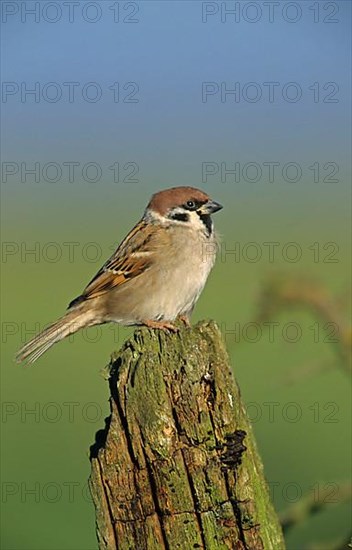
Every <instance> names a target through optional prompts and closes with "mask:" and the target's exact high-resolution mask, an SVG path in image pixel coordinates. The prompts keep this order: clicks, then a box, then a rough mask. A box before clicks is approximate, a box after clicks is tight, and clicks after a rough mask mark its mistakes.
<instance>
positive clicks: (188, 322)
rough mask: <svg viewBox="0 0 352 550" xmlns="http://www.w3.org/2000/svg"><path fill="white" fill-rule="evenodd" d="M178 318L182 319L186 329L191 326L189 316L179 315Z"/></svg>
mask: <svg viewBox="0 0 352 550" xmlns="http://www.w3.org/2000/svg"><path fill="white" fill-rule="evenodd" d="M178 318H179V319H180V321H182V323H183V324H184V325H186V327H190V326H191V321H190V320H189V317H188V316H187V315H179V317H178Z"/></svg>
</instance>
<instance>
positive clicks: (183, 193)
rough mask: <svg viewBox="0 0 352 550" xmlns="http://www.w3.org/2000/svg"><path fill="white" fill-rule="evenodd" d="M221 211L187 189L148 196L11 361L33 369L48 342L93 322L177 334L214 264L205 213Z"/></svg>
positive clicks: (212, 241) (208, 218)
mask: <svg viewBox="0 0 352 550" xmlns="http://www.w3.org/2000/svg"><path fill="white" fill-rule="evenodd" d="M221 208H222V206H221V205H220V204H218V203H217V202H215V201H213V200H211V199H210V198H209V197H208V195H206V193H204V192H203V191H200V190H199V189H195V188H193V187H173V188H172V189H165V190H164V191H160V192H159V193H156V194H155V195H153V196H152V198H151V200H150V202H149V204H148V206H147V208H146V210H145V212H144V215H143V217H142V219H141V220H140V221H139V222H138V223H137V225H135V227H134V228H133V229H132V231H130V233H129V234H128V235H127V237H126V238H125V239H124V240H123V241H122V243H121V244H120V246H119V247H118V248H117V250H116V251H115V252H114V254H113V255H112V256H111V258H110V259H109V260H108V261H107V262H106V263H105V264H104V265H103V267H102V268H101V269H100V271H98V273H97V274H96V275H95V277H94V278H93V279H92V280H91V282H90V283H89V284H88V286H87V287H86V288H85V289H84V291H83V292H82V294H81V295H80V296H78V298H75V300H73V301H72V302H71V303H70V304H69V306H68V311H67V313H66V314H65V315H64V316H63V317H61V319H59V320H58V321H56V322H55V323H53V324H51V325H50V326H48V327H47V328H46V329H45V330H43V331H42V332H41V333H40V334H38V335H37V336H35V337H34V338H33V339H32V340H30V341H29V342H28V343H27V344H25V345H24V346H23V347H22V348H21V349H20V350H19V352H18V354H17V356H16V360H17V361H18V362H20V361H23V360H27V362H28V363H33V362H34V361H36V360H37V359H38V357H40V356H41V355H42V354H43V353H45V352H46V351H47V350H48V349H49V348H50V347H51V346H52V345H53V344H55V343H56V342H59V341H60V340H62V339H63V338H65V337H66V336H68V335H69V334H72V333H74V332H76V331H78V330H79V329H81V328H84V327H89V326H92V325H99V324H101V323H108V322H115V323H121V324H122V325H146V326H147V327H151V328H157V329H162V330H169V331H174V332H175V331H177V328H176V327H175V326H174V325H173V324H172V321H174V320H175V319H176V317H180V318H181V319H182V320H183V321H184V322H185V323H186V324H189V316H190V314H191V313H192V310H193V308H194V305H195V303H196V302H197V300H198V298H199V296H200V293H201V292H202V290H203V287H204V285H205V283H206V280H207V278H208V275H209V272H210V270H211V268H212V267H213V265H214V261H215V255H216V249H217V244H216V237H215V235H214V231H213V222H212V219H211V214H213V213H214V212H217V211H218V210H220V209H221Z"/></svg>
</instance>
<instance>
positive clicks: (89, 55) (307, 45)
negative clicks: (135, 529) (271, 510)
mask: <svg viewBox="0 0 352 550" xmlns="http://www.w3.org/2000/svg"><path fill="white" fill-rule="evenodd" d="M81 4H82V3H81ZM107 4H109V3H102V5H103V7H104V11H103V17H102V19H101V21H98V22H97V23H95V24H88V23H86V22H84V21H81V20H80V18H79V15H77V20H75V22H74V23H72V24H70V23H68V22H65V21H59V22H58V23H55V24H48V23H46V22H45V21H43V20H42V19H41V20H40V21H39V22H38V23H33V22H31V21H30V20H29V21H28V23H21V21H20V20H19V19H18V18H17V19H16V18H15V17H14V18H13V19H11V20H9V21H8V22H7V23H6V24H4V40H7V42H6V44H7V47H6V48H5V49H4V53H3V56H4V59H3V61H4V74H5V80H6V81H16V82H22V81H25V82H27V83H28V86H29V85H30V84H31V83H33V82H34V81H40V82H48V81H57V82H63V81H65V80H77V81H79V82H81V83H82V82H88V81H97V82H100V84H101V86H102V87H104V86H105V85H106V86H107V85H108V84H109V83H111V82H113V81H116V80H121V82H124V81H137V82H138V84H139V88H140V93H139V102H138V103H137V104H123V103H119V104H114V103H113V102H112V101H111V97H110V95H109V96H108V99H105V96H104V97H103V99H102V101H101V102H97V103H87V102H84V101H82V100H77V101H76V102H74V103H69V102H68V101H59V102H57V103H49V102H46V101H44V100H40V101H39V102H38V103H35V102H33V101H30V100H28V101H24V102H21V101H20V99H19V98H18V97H11V98H9V99H8V101H7V102H6V103H5V102H4V103H3V105H2V107H3V114H4V119H3V125H2V130H3V133H4V134H5V135H6V137H7V140H6V144H5V145H3V161H6V162H16V163H18V164H19V163H20V162H22V161H23V162H27V163H29V164H33V163H34V162H40V163H41V166H43V165H44V164H45V163H46V162H57V163H63V162H64V161H72V160H76V161H77V162H80V163H81V165H82V164H84V163H86V162H98V163H100V165H101V166H102V167H103V176H102V178H101V180H100V181H98V182H96V183H88V182H87V181H84V178H82V177H80V176H79V177H77V178H76V179H75V181H74V182H73V183H69V182H67V180H65V178H64V177H62V178H61V180H60V181H59V182H57V183H48V182H46V181H44V180H43V178H40V181H39V182H38V183H36V182H34V181H33V178H31V177H28V178H27V181H24V182H23V181H21V178H20V176H19V175H18V174H17V175H16V176H13V177H9V178H8V179H7V180H6V181H5V180H3V184H2V199H3V200H2V240H3V249H2V262H3V266H2V296H1V304H2V325H1V326H2V368H1V392H2V419H1V420H2V422H1V435H2V454H1V465H2V482H1V483H2V484H1V488H2V515H1V520H2V526H1V537H2V541H1V545H2V546H1V547H2V548H3V549H4V550H32V549H33V550H40V549H43V550H44V549H45V550H49V549H51V550H93V549H95V548H96V547H97V545H96V540H95V530H94V528H95V526H94V509H93V506H92V504H91V502H90V497H89V492H88V490H87V478H88V476H89V472H90V464H89V460H88V451H89V446H90V445H91V444H92V443H93V442H94V437H95V432H96V431H97V430H99V429H101V428H102V427H103V426H104V418H105V417H106V416H107V415H108V414H109V404H108V387H107V382H106V380H105V379H104V377H103V376H102V373H101V370H102V369H103V367H104V366H105V365H106V364H107V363H108V361H109V356H110V353H111V352H112V351H113V350H115V349H118V348H119V347H120V346H121V345H122V343H123V342H124V340H125V338H126V337H127V335H128V334H130V333H131V329H124V328H121V327H118V326H116V327H113V326H104V327H100V328H98V329H96V328H92V329H89V330H88V331H85V332H84V333H79V334H77V335H75V336H74V338H72V340H71V341H64V342H62V343H60V345H58V346H55V347H54V348H53V349H51V350H50V351H49V352H48V353H47V354H45V355H44V356H43V358H41V359H40V360H39V361H38V363H37V364H35V365H34V366H33V367H30V368H25V367H23V366H19V365H16V364H15V363H14V362H13V356H14V354H15V352H16V350H17V349H18V347H19V346H20V345H21V344H22V343H23V342H24V341H26V340H28V338H29V337H30V336H31V331H33V330H34V329H35V328H36V327H38V326H39V327H43V326H44V325H45V324H46V323H48V322H50V321H52V320H54V319H55V318H56V317H58V316H60V315H61V314H62V313H63V312H64V310H65V308H66V306H67V304H68V302H69V301H70V300H71V299H73V298H74V297H75V296H77V295H78V294H79V293H80V292H81V290H82V289H83V287H84V286H85V284H86V283H87V282H88V281H89V280H90V278H91V277H92V276H93V275H94V274H95V272H96V271H97V270H98V269H99V268H100V266H101V265H102V263H103V262H104V261H105V259H106V258H107V257H108V256H109V255H110V254H111V253H112V250H113V249H114V247H115V246H116V245H117V244H118V242H119V241H120V240H121V239H122V238H123V237H124V236H125V234H126V233H127V232H128V231H129V229H130V228H131V227H132V225H133V224H134V223H135V222H136V221H137V220H138V218H139V217H140V216H141V214H142V212H143V209H144V207H145V205H146V203H147V201H148V200H149V197H150V195H151V194H152V193H153V192H155V191H156V190H159V189H161V188H164V187H168V186H172V185H182V184H189V185H194V186H197V187H201V188H203V189H205V190H206V191H207V192H209V193H210V194H211V196H212V197H213V198H214V199H216V200H218V201H219V202H221V203H222V204H223V205H224V210H223V211H221V212H219V213H218V214H216V215H215V216H214V219H215V223H216V227H217V229H218V231H219V233H220V234H221V238H222V249H221V254H220V255H219V258H218V261H217V264H216V266H215V268H214V270H213V272H212V274H211V276H210V278H209V281H208V284H207V286H206V288H205V290H204V292H203V294H202V296H201V298H200V300H199V303H198V305H197V307H196V310H195V312H194V315H193V319H192V321H193V322H196V321H197V320H199V319H204V318H213V319H215V320H216V321H217V322H218V323H219V325H220V326H221V329H222V331H223V333H224V335H225V338H226V344H227V348H228V351H229V354H230V356H231V361H232V364H233V368H234V372H235V375H236V377H237V379H238V381H239V384H240V387H241V391H242V395H243V398H244V401H245V402H246V403H247V404H248V412H249V414H250V416H251V418H252V419H253V424H254V429H255V434H256V437H257V441H258V445H259V449H260V453H261V456H262V459H263V462H264V465H265V473H266V477H267V479H268V482H269V484H270V486H271V490H272V495H273V501H274V504H275V507H276V509H277V510H278V511H279V512H280V511H283V510H286V509H287V508H288V507H289V506H290V504H292V503H294V502H297V500H299V497H300V496H304V495H306V494H310V495H312V494H314V495H318V493H319V494H320V495H321V493H322V491H324V489H327V488H329V487H331V494H329V496H328V497H326V502H325V504H326V505H325V506H324V509H323V510H322V511H321V512H320V513H317V514H316V515H314V516H310V517H307V518H305V519H304V520H303V521H302V522H300V524H299V525H297V526H296V527H295V528H294V529H292V531H290V532H289V534H288V537H287V546H288V548H289V549H292V550H293V549H294V550H296V549H304V548H305V549H308V548H313V547H314V546H313V543H320V544H321V548H323V549H324V550H325V549H326V550H327V549H328V548H330V547H331V546H330V544H331V543H333V542H334V541H336V540H338V539H339V538H340V537H341V538H343V537H347V534H348V528H349V527H348V525H349V504H348V503H347V502H344V503H341V504H338V503H335V501H338V500H339V498H340V497H341V495H342V491H343V486H344V484H345V483H346V481H348V478H349V471H350V465H351V455H350V444H349V442H350V428H351V426H350V385H349V382H350V381H349V376H348V375H347V374H346V372H345V371H344V370H343V368H342V365H341V364H340V362H339V360H338V358H337V347H338V343H335V344H331V343H329V342H326V341H324V338H325V337H326V334H325V332H324V324H325V321H324V320H322V319H320V318H319V317H315V316H314V315H313V313H312V312H311V311H309V310H308V309H307V308H305V307H298V308H296V309H286V310H285V311H283V312H282V313H280V314H279V315H277V316H275V317H274V318H273V321H275V322H278V323H279V325H278V326H277V328H276V330H275V336H274V338H273V339H272V341H270V338H269V332H268V330H265V329H262V332H260V333H259V336H258V333H256V335H257V336H255V335H254V336H253V333H252V332H251V329H250V328H249V327H248V325H247V323H252V322H254V321H255V319H256V315H257V312H258V299H259V296H260V293H261V290H262V289H263V285H264V284H265V281H267V280H268V278H270V277H272V276H273V275H275V274H277V273H279V274H281V276H283V278H284V279H287V280H291V279H293V280H297V281H299V282H300V281H302V284H303V281H304V280H307V279H308V280H310V281H313V284H316V285H317V287H318V285H322V286H323V287H324V288H325V291H326V301H327V302H328V301H329V300H331V301H332V303H333V304H334V307H335V308H336V310H337V311H338V314H339V316H340V318H341V320H342V322H343V323H347V318H348V303H349V279H350V263H349V262H350V261H349V246H350V238H349V223H348V219H349V179H350V152H349V151H350V148H349V147H350V143H349V137H348V136H349V134H348V131H349V127H350V111H349V106H348V105H349V104H348V98H349V90H350V88H349V81H348V79H347V77H346V71H345V69H344V67H345V66H346V65H345V64H346V62H347V61H348V57H349V54H348V44H349V42H350V34H349V33H350V31H349V20H350V14H349V7H348V3H344V2H338V3H337V5H338V6H339V13H338V16H337V17H338V22H337V23H336V24H332V25H328V24H325V23H323V22H320V23H313V22H312V19H311V17H312V12H309V11H307V9H306V3H304V2H301V3H298V4H299V5H300V6H302V10H303V15H302V19H301V20H300V21H298V22H297V23H295V24H289V23H287V22H286V21H285V20H284V19H282V17H281V18H280V17H279V16H278V17H277V18H276V19H275V21H274V22H273V23H270V22H269V21H268V20H267V19H265V18H264V16H263V18H262V20H261V21H259V22H258V23H256V24H250V23H247V22H246V21H244V20H243V19H242V20H241V21H240V22H239V23H238V24H234V23H233V24H231V23H229V24H222V23H221V22H220V20H219V18H218V19H215V18H213V19H210V20H209V22H208V23H207V24H206V23H202V20H201V7H200V6H201V2H189V3H187V6H186V3H183V2H167V3H164V4H161V3H158V2H143V3H140V4H139V15H138V17H139V20H140V21H139V24H135V25H130V26H129V25H128V24H116V25H113V24H112V23H111V20H110V19H109V17H110V15H111V12H108V11H107V10H106V5H107ZM258 4H260V3H258ZM320 4H321V6H322V7H321V9H322V10H323V3H320ZM122 8H123V3H121V9H122ZM325 11H326V10H325ZM79 13H80V12H79V11H78V14H79ZM323 14H325V12H323ZM216 17H219V16H216ZM3 78H4V75H3ZM268 80H270V81H274V80H275V81H276V80H277V81H280V82H281V83H282V82H288V81H296V82H299V83H300V85H301V86H302V88H303V89H304V90H305V95H304V97H303V99H302V101H300V102H297V103H294V104H292V103H287V102H284V101H282V100H278V101H275V102H274V103H272V104H271V103H269V102H267V101H266V102H264V101H262V102H258V103H249V102H245V101H241V102H239V103H238V104H235V103H230V102H224V103H222V102H221V101H220V100H219V99H218V98H215V99H214V98H213V99H212V101H209V103H202V101H201V91H200V90H201V82H203V81H219V82H221V81H226V82H228V85H229V86H230V85H232V84H233V82H235V81H244V82H248V81H258V82H264V81H268ZM315 81H319V82H322V83H323V82H329V81H335V82H338V83H339V87H340V91H339V96H338V98H339V101H338V103H336V104H326V103H322V102H319V103H317V104H315V103H314V102H312V101H311V96H310V95H309V92H307V88H308V86H309V85H311V84H312V83H313V82H315ZM104 90H105V88H104ZM307 94H308V95H307ZM308 98H309V99H308ZM114 161H118V162H120V163H121V166H122V165H124V163H126V162H128V161H133V162H136V163H137V164H138V166H139V173H138V175H137V176H136V178H137V180H138V181H137V182H135V183H124V182H122V181H120V182H119V183H112V178H111V171H109V169H108V167H109V166H111V165H112V164H113V162H114ZM270 161H278V162H280V163H281V165H283V164H285V163H287V162H297V163H299V164H300V166H301V167H302V169H303V176H302V178H301V180H300V181H299V182H297V183H288V182H287V181H285V180H284V178H282V177H276V178H275V181H274V182H273V183H270V182H269V181H268V178H267V177H265V175H263V177H262V178H261V179H260V181H258V182H256V183H254V182H252V183H250V182H248V181H245V179H244V178H243V177H242V178H241V179H240V181H239V182H234V181H233V180H231V178H230V177H229V178H228V179H227V181H226V182H222V181H221V178H220V176H219V175H216V176H214V177H211V178H210V177H209V178H208V180H207V181H205V180H204V178H203V181H202V163H203V162H217V163H218V164H219V163H220V162H226V163H227V164H228V167H231V165H233V163H235V162H240V163H241V164H242V165H243V164H245V163H246V162H257V163H263V162H270ZM314 162H319V163H320V165H321V167H322V166H323V165H324V164H325V163H327V162H335V163H337V164H338V167H339V173H338V176H337V179H338V181H337V182H335V183H327V182H324V181H323V178H322V177H321V178H320V181H319V182H316V183H314V181H313V180H312V171H311V170H309V166H311V165H312V164H313V163H314ZM267 242H275V243H279V244H278V246H277V247H276V248H275V255H274V258H273V261H270V260H269V257H268V249H267V247H266V246H265V245H264V244H263V243H267ZM67 243H71V244H70V246H71V250H72V247H73V246H74V251H73V253H72V255H70V254H69V245H68V244H67ZM72 243H76V244H74V245H73V244H72ZM92 243H93V244H92ZM248 243H255V246H256V249H257V250H260V251H261V254H262V256H261V258H259V257H258V260H257V261H253V256H252V254H253V250H254V249H253V248H252V249H249V248H248V249H246V246H247V245H248ZM287 243H296V244H295V246H296V248H297V247H298V249H299V250H300V251H301V252H302V255H301V257H300V258H299V259H298V260H297V261H294V262H293V261H289V260H288V259H287V256H286V255H285V250H286V249H285V246H286V245H287ZM314 243H318V245H314ZM326 243H334V244H333V247H334V250H335V251H336V253H335V255H334V256H333V259H334V260H336V261H333V262H331V261H329V256H328V253H329V252H331V250H332V249H330V248H327V249H324V246H326ZM312 246H315V249H317V246H319V255H318V256H314V254H313V250H312ZM236 247H237V248H236ZM31 250H32V251H33V250H34V251H35V253H31V252H30V251H31ZM226 250H227V254H226ZM231 250H237V255H236V254H231V253H230V251H231ZM246 250H247V251H248V255H249V256H248V255H246V252H245V251H246ZM238 251H240V253H238ZM290 252H292V253H293V249H292V248H291V250H288V254H290ZM251 258H252V260H251ZM288 323H296V324H298V326H299V327H300V330H301V331H302V335H301V337H300V338H299V339H298V340H297V341H296V342H290V341H289V340H290V339H294V334H293V333H292V332H289V331H288V332H285V331H287V330H288V328H287V324H288ZM314 323H318V326H319V336H316V337H315V338H314V332H313V329H312V327H313V325H314ZM316 326H317V325H315V327H316ZM338 329H339V333H338V335H337V338H338V339H341V338H342V337H345V334H342V330H343V329H342V325H341V326H339V327H338ZM246 330H248V332H246ZM315 330H317V329H316V328H315ZM251 340H256V341H251ZM319 366H321V367H324V366H325V368H321V369H319V368H317V369H316V370H315V371H313V372H312V373H309V371H310V369H312V368H313V369H314V367H319ZM302 370H303V371H304V373H302ZM307 371H308V373H307ZM31 411H32V412H31ZM33 411H34V412H33ZM270 411H273V412H272V414H269V413H270ZM297 411H298V412H297ZM295 414H297V415H298V416H297V420H296V421H294V419H295ZM329 484H330V485H329Z"/></svg>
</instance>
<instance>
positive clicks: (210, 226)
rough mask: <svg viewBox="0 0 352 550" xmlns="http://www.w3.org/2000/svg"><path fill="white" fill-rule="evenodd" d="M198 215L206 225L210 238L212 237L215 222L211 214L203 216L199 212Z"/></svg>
mask: <svg viewBox="0 0 352 550" xmlns="http://www.w3.org/2000/svg"><path fill="white" fill-rule="evenodd" d="M197 214H198V216H199V217H200V219H201V220H202V222H203V223H204V225H205V229H206V232H207V234H208V236H210V235H211V234H212V231H213V222H212V220H211V217H210V214H201V213H200V212H197Z"/></svg>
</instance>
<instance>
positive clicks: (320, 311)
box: [256, 276, 352, 374]
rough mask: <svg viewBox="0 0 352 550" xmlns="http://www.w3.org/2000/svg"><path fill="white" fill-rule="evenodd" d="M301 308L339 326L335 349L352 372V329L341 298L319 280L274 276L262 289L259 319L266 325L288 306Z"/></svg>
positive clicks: (343, 363) (344, 366)
mask: <svg viewBox="0 0 352 550" xmlns="http://www.w3.org/2000/svg"><path fill="white" fill-rule="evenodd" d="M298 307H300V308H304V309H308V310H310V311H311V312H312V313H313V315H315V316H316V317H318V318H320V319H322V320H323V321H325V322H326V323H333V325H335V326H337V327H338V328H339V339H338V340H337V341H336V345H335V346H334V349H335V352H336V353H337V355H338V359H339V363H340V364H341V366H342V367H343V369H344V371H345V372H347V373H348V374H350V372H351V364H350V349H351V343H352V329H351V327H350V326H348V324H347V322H346V321H345V320H344V318H343V315H342V312H341V311H340V310H341V308H340V307H339V306H338V305H337V301H336V300H334V299H333V298H332V297H331V296H330V295H329V294H328V292H327V290H326V289H325V288H324V287H323V286H322V285H320V284H318V283H317V282H316V281H314V282H312V281H308V280H298V279H289V278H288V277H284V276H275V277H274V278H272V279H270V280H269V281H267V282H266V283H265V284H264V286H263V289H262V291H261V294H260V297H259V307H258V316H257V319H256V321H257V322H258V323H260V324H263V323H265V322H268V321H269V320H271V319H273V318H274V317H276V316H277V315H278V314H279V313H281V312H282V311H285V310H286V309H287V308H298Z"/></svg>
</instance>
